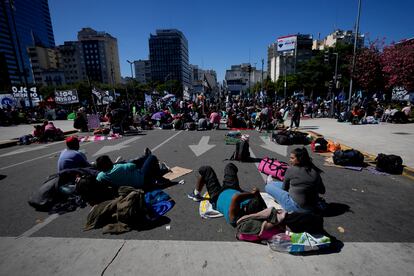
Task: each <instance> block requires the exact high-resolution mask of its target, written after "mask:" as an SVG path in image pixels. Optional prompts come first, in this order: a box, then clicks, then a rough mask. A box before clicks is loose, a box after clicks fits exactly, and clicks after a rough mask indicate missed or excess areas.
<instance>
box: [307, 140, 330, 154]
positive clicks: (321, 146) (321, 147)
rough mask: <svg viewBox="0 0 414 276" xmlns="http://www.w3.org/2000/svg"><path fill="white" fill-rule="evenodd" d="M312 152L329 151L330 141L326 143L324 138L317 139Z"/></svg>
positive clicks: (313, 143)
mask: <svg viewBox="0 0 414 276" xmlns="http://www.w3.org/2000/svg"><path fill="white" fill-rule="evenodd" d="M311 150H312V151H313V152H326V151H328V141H326V140H325V139H324V138H316V140H315V141H313V142H312V143H311Z"/></svg>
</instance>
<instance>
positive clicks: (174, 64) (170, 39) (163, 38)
mask: <svg viewBox="0 0 414 276" xmlns="http://www.w3.org/2000/svg"><path fill="white" fill-rule="evenodd" d="M149 52H150V53H149V54H150V63H151V79H152V80H153V81H159V82H166V81H168V80H177V81H179V82H180V84H181V85H182V86H183V89H184V88H185V87H190V86H191V79H190V77H191V73H190V66H189V62H188V41H187V39H186V37H185V36H184V34H183V33H182V32H181V31H179V30H176V29H162V30H156V34H155V35H153V34H150V38H149Z"/></svg>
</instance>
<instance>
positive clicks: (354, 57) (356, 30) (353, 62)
mask: <svg viewBox="0 0 414 276" xmlns="http://www.w3.org/2000/svg"><path fill="white" fill-rule="evenodd" d="M360 16H361V0H358V17H357V22H356V26H355V37H354V55H353V56H352V70H351V81H350V82H349V98H348V108H351V95H352V84H353V77H354V71H355V59H356V49H357V41H358V32H359V18H360Z"/></svg>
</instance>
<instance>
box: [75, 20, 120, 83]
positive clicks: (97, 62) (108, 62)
mask: <svg viewBox="0 0 414 276" xmlns="http://www.w3.org/2000/svg"><path fill="white" fill-rule="evenodd" d="M78 42H79V43H80V45H81V47H79V48H78V49H79V50H80V63H81V74H82V78H83V79H89V80H90V81H96V82H101V83H107V84H112V85H114V84H117V83H121V69H120V66H119V55H118V41H117V39H116V38H114V37H113V36H111V35H110V34H108V33H105V32H98V31H95V30H94V29H92V28H83V29H82V30H80V31H79V32H78Z"/></svg>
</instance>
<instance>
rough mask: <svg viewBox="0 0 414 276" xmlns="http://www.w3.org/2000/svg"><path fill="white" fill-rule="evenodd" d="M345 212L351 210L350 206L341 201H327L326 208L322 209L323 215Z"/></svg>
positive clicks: (331, 215)
mask: <svg viewBox="0 0 414 276" xmlns="http://www.w3.org/2000/svg"><path fill="white" fill-rule="evenodd" d="M347 212H352V210H351V207H349V205H346V204H342V203H335V202H333V203H328V204H327V207H326V209H325V210H324V211H323V213H322V216H323V217H336V216H340V215H343V214H345V213H347Z"/></svg>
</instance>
